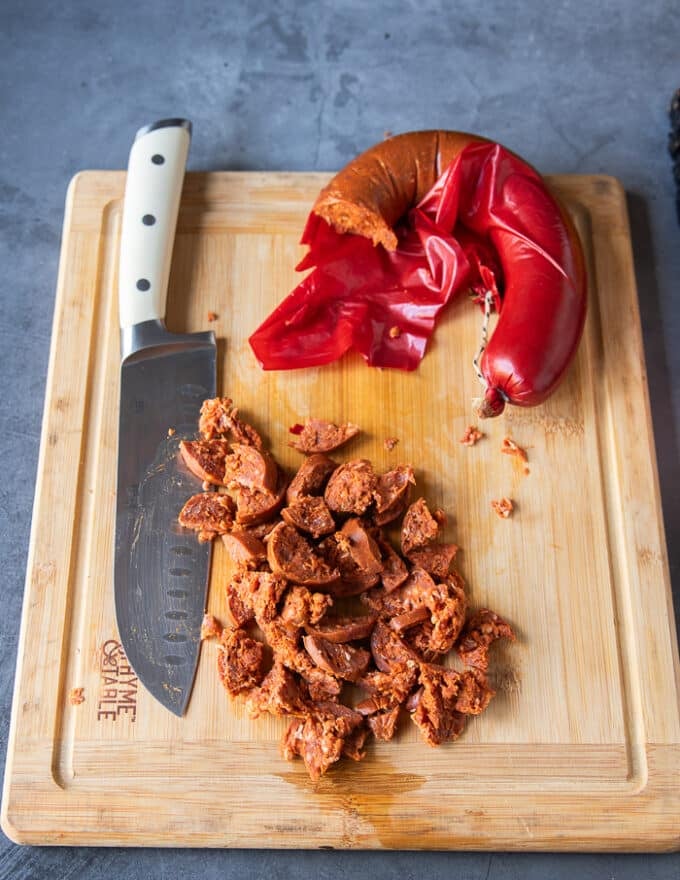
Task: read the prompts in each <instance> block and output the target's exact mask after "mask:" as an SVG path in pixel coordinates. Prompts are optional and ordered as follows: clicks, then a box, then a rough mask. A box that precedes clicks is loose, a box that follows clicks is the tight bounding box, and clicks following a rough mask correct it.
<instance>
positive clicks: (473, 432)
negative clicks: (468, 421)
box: [458, 425, 486, 446]
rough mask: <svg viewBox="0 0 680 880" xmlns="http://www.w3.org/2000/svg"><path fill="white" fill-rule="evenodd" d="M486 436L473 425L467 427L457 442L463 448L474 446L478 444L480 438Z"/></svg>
mask: <svg viewBox="0 0 680 880" xmlns="http://www.w3.org/2000/svg"><path fill="white" fill-rule="evenodd" d="M485 436H486V435H485V434H483V433H482V431H480V430H479V429H478V428H477V427H476V426H475V425H468V426H467V428H466V429H465V431H464V433H463V436H462V437H461V438H460V440H459V441H458V442H459V443H462V444H463V446H474V445H475V443H477V442H479V441H480V440H481V439H482V437H485Z"/></svg>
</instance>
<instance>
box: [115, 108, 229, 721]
mask: <svg viewBox="0 0 680 880" xmlns="http://www.w3.org/2000/svg"><path fill="white" fill-rule="evenodd" d="M190 140H191V123H190V122H188V121H187V120H184V119H164V120H161V121H160V122H156V123H153V124H152V125H148V126H146V127H144V128H142V129H140V130H139V131H138V132H137V135H136V137H135V140H134V143H133V145H132V149H131V151H130V159H129V163H128V174H127V183H126V187H125V202H124V208H123V224H122V232H121V245H120V269H119V301H120V326H121V348H122V363H121V377H120V379H121V390H120V421H119V432H118V492H117V500H116V548H115V582H114V583H115V604H116V617H117V621H118V630H119V633H120V638H121V642H122V645H123V648H124V650H125V653H126V655H127V658H128V661H129V662H130V664H131V666H132V668H133V669H134V671H135V673H136V675H137V677H138V679H139V680H140V681H141V682H142V683H143V684H144V685H145V687H146V688H147V690H149V691H150V692H151V693H152V694H153V695H154V697H156V698H157V699H158V700H159V701H160V702H161V703H162V704H163V705H164V706H165V707H166V708H168V709H170V711H171V712H174V713H175V714H176V715H183V714H184V712H185V710H186V707H187V704H188V702H189V697H190V695H191V689H192V686H193V681H194V676H195V673H196V667H197V665H198V656H199V652H200V629H201V620H202V616H203V611H204V608H205V602H206V592H207V585H208V575H209V568H210V544H199V542H198V541H197V540H196V539H195V537H194V536H193V535H188V534H186V533H183V531H182V529H181V528H180V527H179V525H178V523H177V514H178V513H179V511H180V509H181V508H182V505H183V504H184V502H185V501H186V500H187V498H189V496H190V495H192V494H194V493H195V492H196V491H199V490H200V486H198V485H197V480H196V478H195V477H194V476H193V475H192V474H190V473H189V471H188V470H187V469H186V468H185V467H184V466H183V464H182V462H181V459H180V456H179V443H180V441H181V440H182V439H184V438H187V437H194V436H195V433H196V426H197V421H198V416H199V410H200V406H201V403H202V401H203V400H204V399H205V398H208V397H214V396H215V366H216V347H215V336H214V334H213V333H192V334H181V335H179V334H174V333H170V332H169V331H168V330H167V329H166V327H165V301H166V296H167V287H168V277H169V274H170V261H171V255H172V246H173V242H174V237H175V226H176V223H177V213H178V208H179V200H180V193H181V190H182V181H183V179H184V171H185V167H186V159H187V154H188V151H189V142H190Z"/></svg>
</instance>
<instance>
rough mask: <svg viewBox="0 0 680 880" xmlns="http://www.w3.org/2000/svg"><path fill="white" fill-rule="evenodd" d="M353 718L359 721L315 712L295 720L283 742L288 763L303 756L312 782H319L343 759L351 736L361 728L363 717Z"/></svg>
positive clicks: (283, 749)
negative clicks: (330, 768) (329, 769)
mask: <svg viewBox="0 0 680 880" xmlns="http://www.w3.org/2000/svg"><path fill="white" fill-rule="evenodd" d="M352 715H356V716H357V718H358V719H359V720H358V721H356V720H355V719H354V718H353V717H347V716H345V715H339V716H334V715H330V714H318V713H315V714H314V715H308V716H307V717H306V718H300V719H296V720H294V721H292V722H291V724H290V726H289V727H288V730H287V731H286V732H285V734H284V736H283V740H282V751H283V755H284V757H285V758H286V759H287V760H289V761H291V760H292V759H293V758H295V757H296V756H299V757H301V758H302V760H303V761H304V763H305V767H306V768H307V772H308V773H309V776H310V779H311V780H312V781H313V782H316V781H318V780H319V779H320V778H321V776H323V774H324V773H325V772H326V771H327V770H328V768H329V767H331V766H332V765H333V764H335V763H336V761H339V760H340V758H341V756H342V755H343V753H344V750H345V747H346V745H347V744H348V741H350V742H351V737H352V734H353V733H354V732H355V731H356V729H357V728H358V727H359V726H360V725H361V723H362V719H361V716H360V715H358V714H357V713H352ZM354 748H356V743H355V742H354ZM352 750H353V749H352Z"/></svg>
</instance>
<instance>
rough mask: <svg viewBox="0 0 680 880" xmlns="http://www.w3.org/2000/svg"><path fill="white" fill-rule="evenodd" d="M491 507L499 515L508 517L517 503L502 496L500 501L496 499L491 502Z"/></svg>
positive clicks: (504, 517)
mask: <svg viewBox="0 0 680 880" xmlns="http://www.w3.org/2000/svg"><path fill="white" fill-rule="evenodd" d="M491 509H492V510H493V511H494V512H495V513H497V514H498V516H500V517H502V518H503V519H507V518H508V517H509V516H511V514H512V512H513V510H514V509H515V505H514V504H513V503H512V501H511V500H510V499H509V498H501V499H500V500H499V501H497V500H494V501H492V502H491Z"/></svg>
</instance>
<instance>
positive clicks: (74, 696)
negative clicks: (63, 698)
mask: <svg viewBox="0 0 680 880" xmlns="http://www.w3.org/2000/svg"><path fill="white" fill-rule="evenodd" d="M68 701H69V703H70V704H71V705H72V706H80V704H81V703H84V702H85V688H71V693H70V694H69V695H68Z"/></svg>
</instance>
